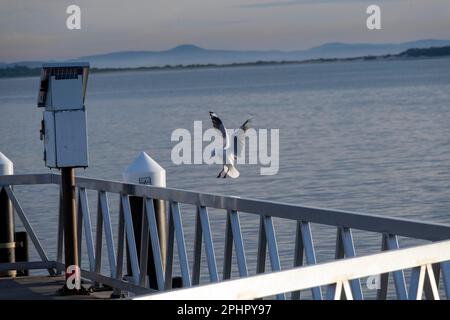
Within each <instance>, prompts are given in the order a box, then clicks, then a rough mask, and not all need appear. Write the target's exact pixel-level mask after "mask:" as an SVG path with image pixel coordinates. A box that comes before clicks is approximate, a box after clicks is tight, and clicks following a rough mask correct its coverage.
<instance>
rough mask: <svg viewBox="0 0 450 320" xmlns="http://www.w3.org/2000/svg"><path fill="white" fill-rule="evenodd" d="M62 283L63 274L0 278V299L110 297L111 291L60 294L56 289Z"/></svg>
mask: <svg viewBox="0 0 450 320" xmlns="http://www.w3.org/2000/svg"><path fill="white" fill-rule="evenodd" d="M63 284H64V276H29V277H17V278H0V300H18V299H20V300H73V299H76V300H79V299H83V300H84V299H88V300H89V299H110V296H111V293H112V291H100V292H93V293H91V294H90V295H86V296H61V295H59V294H58V293H57V291H58V289H60V288H61V287H62V286H63Z"/></svg>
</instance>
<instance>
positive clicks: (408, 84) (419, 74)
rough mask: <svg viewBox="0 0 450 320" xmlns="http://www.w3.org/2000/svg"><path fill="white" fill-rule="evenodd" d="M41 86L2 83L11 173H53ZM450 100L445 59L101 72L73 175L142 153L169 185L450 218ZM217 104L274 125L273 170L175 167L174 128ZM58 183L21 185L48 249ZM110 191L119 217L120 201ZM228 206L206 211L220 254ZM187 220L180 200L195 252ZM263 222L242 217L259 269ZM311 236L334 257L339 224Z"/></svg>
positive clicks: (287, 260)
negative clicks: (39, 100)
mask: <svg viewBox="0 0 450 320" xmlns="http://www.w3.org/2000/svg"><path fill="white" fill-rule="evenodd" d="M37 88H38V79H37V78H26V79H6V80H0V151H1V152H3V153H4V154H5V155H7V156H8V157H9V158H10V159H11V160H12V161H13V162H14V164H15V172H16V173H31V172H47V171H48V169H46V168H45V167H44V163H43V161H42V150H43V144H42V142H41V141H39V134H38V130H39V125H40V124H39V122H40V119H41V110H38V109H37V108H36V96H37ZM449 104H450V59H438V60H416V61H396V62H352V63H334V64H317V65H296V66H293V65H290V66H265V67H245V68H227V69H205V70H186V71H165V72H124V73H114V74H101V75H100V74H96V75H92V76H91V77H90V79H89V85H88V92H87V99H86V105H87V110H88V127H89V144H90V167H89V169H88V170H86V171H83V170H80V171H79V172H78V174H80V175H87V176H93V177H98V178H108V179H121V173H122V171H124V169H125V168H126V167H127V165H128V164H129V163H130V162H131V161H132V160H133V159H134V157H135V156H136V155H137V154H138V152H139V151H141V150H143V151H146V152H147V153H148V154H149V155H151V156H152V157H153V158H154V159H155V160H157V161H158V162H159V163H160V164H161V165H162V166H163V167H165V168H166V170H167V185H168V186H169V187H176V188H182V189H183V188H184V189H193V190H198V191H204V192H212V193H221V194H232V195H239V196H242V197H251V198H260V199H267V200H276V201H285V202H293V203H301V204H305V205H311V206H320V207H331V208H339V209H348V210H353V211H361V212H369V213H376V214H382V215H389V216H397V217H405V218H413V219H419V220H423V221H434V222H444V223H450V151H449V150H450V105H449ZM210 110H212V111H215V112H216V113H218V114H219V115H220V116H221V117H222V118H223V120H224V122H225V124H226V125H228V126H229V127H233V128H236V127H237V126H239V125H240V124H241V123H242V122H243V120H245V119H246V117H248V116H249V115H251V116H253V118H254V125H255V127H257V128H279V129H280V170H279V173H278V174H277V175H274V176H260V175H259V167H258V166H245V167H241V169H240V170H241V177H240V178H239V179H237V180H232V179H216V178H215V176H216V174H217V173H218V171H219V170H220V168H219V167H218V166H211V167H209V166H205V165H198V166H175V165H173V164H172V163H171V160H170V151H171V147H172V146H173V143H171V141H170V136H171V132H172V131H173V130H174V129H175V128H186V129H189V130H191V131H192V130H193V121H194V120H203V121H204V124H205V125H204V126H205V127H206V126H208V127H209V126H210V122H209V116H208V111H210ZM55 191H56V190H55V188H54V187H45V188H42V187H34V188H23V187H22V188H17V192H18V194H19V196H20V199H21V200H22V201H23V205H24V207H25V210H26V211H27V212H28V214H29V216H30V220H31V221H32V222H33V223H34V225H35V228H36V230H37V232H38V233H39V237H40V238H41V239H42V241H43V242H44V244H45V246H47V247H48V248H50V249H49V251H50V252H54V249H55V236H54V235H55V227H56V224H55V217H56V211H55V210H56V202H57V201H56V198H55V197H54V194H55ZM91 199H92V200H91V203H90V205H91V207H92V212H94V208H95V203H94V202H95V201H94V200H95V198H94V197H91ZM111 202H112V205H111V206H112V207H113V209H114V210H113V214H114V215H115V217H116V216H117V210H115V209H116V208H115V204H116V203H117V200H116V199H115V198H114V197H111ZM223 217H224V214H223V212H220V211H217V212H216V211H211V219H212V227H213V233H214V240H215V245H216V251H217V252H216V254H217V256H218V257H220V258H221V257H222V252H223V251H222V250H223V238H224V236H223V235H224V228H225V224H224V219H223ZM114 219H115V218H114ZM193 219H194V216H193V208H186V210H185V211H184V213H183V223H184V225H185V227H186V233H187V237H188V248H189V250H191V249H192V247H193V245H192V243H193V236H192V235H193V228H194V223H193ZM94 220H95V219H94ZM113 222H114V223H116V220H113ZM257 222H258V221H257V220H255V219H254V217H245V216H242V218H241V223H242V226H243V234H244V238H245V239H246V243H245V245H246V251H247V253H249V261H248V263H249V269H250V271H251V273H253V272H254V270H255V258H256V256H255V255H254V252H255V250H256V238H257V237H256V236H255V234H256V231H257V227H258V223H257ZM276 229H277V238H278V240H279V248H280V256H281V259H282V265H283V266H284V267H289V266H291V265H292V259H293V254H292V253H293V239H294V230H295V228H294V225H293V224H292V223H286V222H285V221H282V220H277V221H276ZM313 235H314V238H315V242H316V246H317V255H318V260H319V261H325V260H328V259H331V258H332V257H333V255H334V253H333V250H334V239H335V231H334V230H333V229H331V228H323V227H318V226H313ZM355 242H356V243H355V245H356V249H357V251H358V253H368V252H374V251H376V250H378V248H379V246H380V239H379V237H378V236H377V235H374V234H367V233H364V234H360V233H359V232H355ZM407 243H408V242H407V241H405V244H407ZM401 244H402V243H401ZM191 256H192V254H191ZM219 260H220V259H219ZM105 261H106V260H105ZM220 265H221V263H220Z"/></svg>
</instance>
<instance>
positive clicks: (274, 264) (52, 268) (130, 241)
mask: <svg viewBox="0 0 450 320" xmlns="http://www.w3.org/2000/svg"><path fill="white" fill-rule="evenodd" d="M42 184H57V185H59V184H60V176H59V175H56V174H30V175H11V176H0V187H4V188H5V189H6V191H7V194H8V196H9V198H10V199H11V201H12V203H13V206H14V208H15V210H16V212H17V214H18V216H19V218H20V219H21V220H22V222H23V224H24V226H25V228H26V230H27V232H28V234H29V236H30V239H31V240H32V242H33V244H34V245H35V247H36V249H37V251H38V253H39V256H40V258H41V260H42V261H39V262H29V263H16V264H0V270H7V269H9V270H11V269H19V268H21V269H23V268H29V269H48V270H49V273H51V274H54V273H56V272H60V271H61V270H64V265H63V263H62V245H63V241H62V240H63V228H62V219H61V218H62V215H61V209H60V214H59V227H58V248H57V257H56V260H50V259H49V258H48V256H47V255H46V253H45V250H44V249H43V248H42V246H41V244H40V242H39V240H38V237H37V236H36V234H35V232H34V230H33V228H32V226H31V225H30V223H29V222H28V219H27V216H26V215H25V212H24V211H23V209H22V207H21V205H20V202H19V201H18V199H17V197H16V195H15V193H14V191H13V189H12V186H15V185H42ZM76 186H77V189H78V220H77V226H78V235H79V237H78V241H82V239H84V242H85V244H86V250H87V256H88V260H89V269H88V270H82V271H81V275H82V277H84V278H86V279H90V280H91V281H93V282H95V283H103V284H107V285H110V286H112V287H114V288H116V290H118V291H120V290H123V291H129V292H133V293H136V294H143V293H148V292H154V291H153V290H151V289H149V288H148V286H147V284H146V281H145V279H146V272H141V270H147V265H146V263H147V252H148V247H149V246H151V248H152V249H153V250H152V252H153V260H154V263H155V266H154V267H155V272H156V279H157V288H158V290H161V291H162V290H169V289H171V286H172V276H173V262H174V255H175V252H174V248H175V246H174V244H175V241H176V247H177V254H178V261H179V263H180V270H181V276H182V283H183V287H190V286H195V285H198V284H199V279H200V271H201V268H200V262H201V258H202V257H201V255H202V244H203V243H204V246H205V252H206V258H207V265H208V272H209V279H210V282H212V283H216V282H219V281H221V280H227V279H230V278H231V270H232V256H233V247H234V250H235V256H236V263H237V267H238V271H239V276H240V277H241V278H243V277H247V276H248V275H249V274H248V267H247V257H246V254H245V249H244V240H243V237H242V232H241V225H240V220H239V215H240V214H255V215H258V216H259V217H260V218H259V219H260V225H259V235H258V252H257V268H256V269H257V270H256V271H257V273H264V272H265V265H266V259H267V253H268V256H269V260H270V265H271V268H272V271H280V270H281V264H280V258H279V254H278V244H277V241H276V235H275V228H274V224H273V218H283V219H288V220H292V221H295V223H296V225H297V231H296V235H295V257H294V265H293V267H298V266H302V265H304V264H305V265H306V264H307V265H315V264H316V256H315V246H314V244H313V237H312V233H311V224H320V225H328V226H333V227H336V230H337V236H336V252H335V258H336V259H341V258H351V257H355V256H356V253H355V247H354V243H353V236H352V229H358V230H363V231H370V232H375V233H379V234H380V241H381V244H382V245H381V250H383V251H385V250H395V249H398V248H399V244H398V239H397V237H398V236H403V237H409V238H414V239H422V240H428V241H441V240H447V239H450V225H445V224H438V223H425V222H420V221H413V220H407V219H400V218H390V217H386V216H378V215H371V214H361V213H354V212H348V211H340V210H330V209H321V208H312V207H304V206H300V205H295V204H286V203H278V202H269V201H261V200H253V199H244V198H240V197H232V196H221V195H214V194H207V193H197V192H191V191H185V190H177V189H172V188H160V187H153V186H147V185H138V184H127V183H122V182H115V181H109V180H99V179H91V178H84V177H77V178H76ZM87 190H95V191H96V192H97V227H96V230H95V239H94V237H93V231H94V230H92V225H91V218H90V217H91V215H90V213H89V205H88V201H89V199H88V196H87ZM109 194H118V195H119V197H120V208H119V230H118V234H117V235H116V236H117V239H118V245H117V248H116V247H115V245H114V234H113V230H112V225H111V214H110V209H109V201H108V195H109ZM129 196H138V197H143V198H144V201H145V206H144V208H145V210H144V211H145V214H144V215H143V221H142V224H141V226H142V235H143V236H142V238H141V239H135V238H134V230H133V221H132V217H131V212H130V202H129ZM156 199H157V200H163V201H167V202H168V204H169V206H168V207H169V210H168V211H169V213H168V242H167V252H166V255H165V256H166V260H165V261H162V257H163V256H164V255H161V249H160V248H161V246H160V243H159V239H158V234H157V225H156V221H155V215H154V207H153V200H156ZM180 204H189V205H193V206H195V207H196V208H197V213H196V228H195V235H194V239H195V242H194V260H193V261H194V263H193V266H192V272H191V270H190V267H189V261H188V256H187V250H186V241H185V234H184V229H183V224H182V216H183V215H182V212H181V207H180ZM208 208H216V209H222V210H223V213H224V215H226V229H225V242H224V256H223V260H221V262H222V267H223V269H222V277H221V278H220V277H219V270H218V266H219V263H218V259H217V257H216V254H215V250H214V243H213V237H212V232H211V227H210V221H209V214H208ZM83 231H84V232H83ZM103 233H104V237H105V240H106V248H107V257H108V260H109V275H103V274H102V273H101V270H102V269H101V264H102V252H101V251H102V246H103V245H102V241H103V240H102V239H103ZM82 235H84V237H82ZM125 237H126V239H127V241H126V243H125ZM136 240H137V241H140V242H141V243H140V248H141V250H140V257H141V259H138V253H137V250H136ZM94 241H95V242H94ZM125 245H127V246H128V252H129V262H130V265H131V269H132V279H131V280H130V281H124V280H123V271H122V268H123V263H124V249H125ZM78 248H79V250H81V245H79V246H78ZM420 252H422V251H420ZM443 256H445V255H443ZM346 260H347V259H346ZM444 260H445V259H444ZM441 261H443V260H437V262H432V267H433V271H434V273H433V274H434V276H435V277H434V280H433V281H430V277H425V278H424V292H425V295H426V297H427V298H433V297H434V296H435V295H434V288H435V287H438V285H439V278H440V274H441V273H442V280H443V283H444V290H445V293H446V296H447V298H448V297H450V285H449V281H450V268H449V264H448V263H445V262H441ZM219 262H220V261H219ZM438 262H439V263H438ZM164 266H165V267H164ZM413 270H415V269H413ZM421 270H422V269H420V270H419V273H418V275H419V276H420V277H422V276H421V275H422V272H421ZM352 271H353V270H352ZM303 272H304V271H302V273H299V274H301V275H304V273H303ZM383 272H384V271H383ZM389 273H392V274H393V278H394V283H395V291H396V295H397V298H399V299H407V298H408V297H409V295H408V290H407V285H406V281H405V275H404V272H403V267H401V266H400V267H399V268H398V269H395V270H390V271H386V272H384V273H383V274H382V275H381V287H380V289H378V292H377V298H378V299H386V298H387V291H388V283H389V281H388V280H389ZM415 274H416V272H415V271H413V276H414V277H416V275H415ZM361 277H362V276H361ZM361 277H354V278H353V277H350V278H349V279H348V280H349V282H348V287H347V282H343V283H342V284H343V285H344V291H345V290H346V291H347V296H350V291H348V290H351V297H352V298H354V299H363V292H362V289H361V283H360V278H361ZM414 277H412V278H411V279H412V280H413V281H411V284H412V285H413V286H415V284H414V283H415V282H414V279H415V278H414ZM420 277H419V278H420ZM411 284H410V288H411ZM322 285H324V283H317V284H316V285H314V286H313V287H312V289H311V291H312V297H313V298H314V299H325V298H327V299H330V298H333V297H335V296H336V294H337V292H339V290H340V288H341V287H340V286H336V285H333V284H330V285H328V286H326V292H322ZM297 289H298V290H299V289H303V288H300V287H299V288H297ZM297 289H295V290H297ZM298 290H297V291H295V292H294V293H293V294H292V295H291V297H292V298H293V299H299V298H300V291H298ZM409 291H410V292H411V290H409ZM284 292H287V291H283V292H281V291H280V292H277V298H278V299H285V298H286V295H285V294H284ZM409 294H410V293H409Z"/></svg>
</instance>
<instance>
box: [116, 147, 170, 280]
mask: <svg viewBox="0 0 450 320" xmlns="http://www.w3.org/2000/svg"><path fill="white" fill-rule="evenodd" d="M123 179H124V180H125V181H126V182H128V183H138V184H147V185H153V186H157V187H165V186H166V170H164V168H163V167H161V166H160V165H159V164H158V163H157V162H156V161H155V160H153V159H152V158H151V157H150V156H149V155H148V154H147V153H145V152H141V153H140V154H139V155H138V156H137V158H136V159H135V160H134V161H133V162H132V163H131V164H130V166H129V167H128V168H127V169H126V170H125V172H124V173H123ZM129 199H130V207H131V214H132V218H133V227H134V235H135V241H136V249H137V252H138V254H139V259H140V252H141V231H142V225H143V224H142V221H143V220H142V218H143V215H142V213H143V209H144V201H143V200H144V199H143V198H141V197H136V196H130V197H129ZM153 203H154V208H155V216H156V223H157V227H158V236H159V243H160V246H161V256H162V262H163V268H164V263H165V261H166V251H167V250H166V242H167V219H166V209H165V202H164V201H162V200H154V202H153ZM145 232H149V231H148V230H145ZM127 256H128V255H127ZM147 256H148V259H147V261H148V263H147V274H148V276H149V281H150V287H151V288H154V289H158V287H157V280H156V271H155V264H154V260H153V251H152V247H151V245H150V246H149V249H148V254H147ZM127 265H129V263H128V264H127ZM128 269H129V270H128V275H130V273H131V270H130V269H131V268H130V266H129V267H128ZM140 272H144V273H145V270H141V271H140Z"/></svg>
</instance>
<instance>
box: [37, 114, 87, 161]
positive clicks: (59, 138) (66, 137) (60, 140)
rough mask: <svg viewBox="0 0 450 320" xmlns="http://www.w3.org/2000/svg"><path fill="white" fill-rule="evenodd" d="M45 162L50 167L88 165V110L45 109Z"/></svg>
mask: <svg viewBox="0 0 450 320" xmlns="http://www.w3.org/2000/svg"><path fill="white" fill-rule="evenodd" d="M44 127H45V130H44V131H45V137H44V138H45V162H46V165H47V167H50V168H63V167H87V166H88V162H89V159H88V144H87V126H86V112H85V111H84V110H76V111H58V112H52V111H44Z"/></svg>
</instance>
